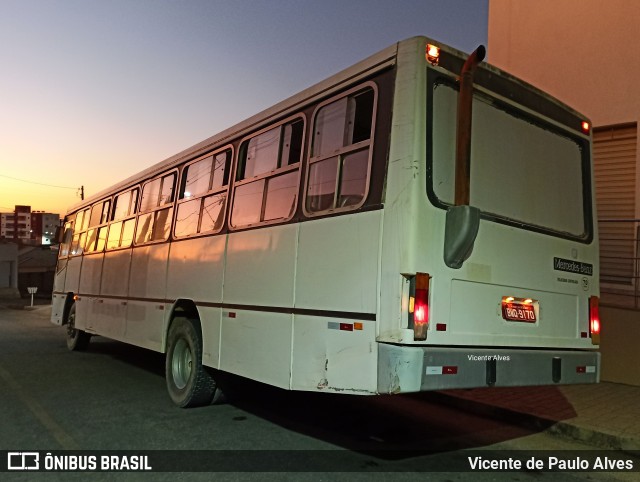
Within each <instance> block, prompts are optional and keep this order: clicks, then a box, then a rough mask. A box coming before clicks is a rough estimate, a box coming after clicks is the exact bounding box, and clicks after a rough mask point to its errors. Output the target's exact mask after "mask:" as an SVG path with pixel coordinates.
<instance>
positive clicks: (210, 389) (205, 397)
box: [165, 317, 220, 408]
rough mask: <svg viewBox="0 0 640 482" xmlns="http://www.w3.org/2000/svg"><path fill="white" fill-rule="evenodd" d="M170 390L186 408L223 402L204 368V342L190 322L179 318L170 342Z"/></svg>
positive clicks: (174, 400)
mask: <svg viewBox="0 0 640 482" xmlns="http://www.w3.org/2000/svg"><path fill="white" fill-rule="evenodd" d="M165 377H166V382H167V390H168V391H169V396H170V397H171V399H172V400H173V402H174V403H175V404H176V405H178V406H179V407H182V408H189V407H198V406H201V405H208V404H210V403H212V402H214V401H215V400H216V399H218V398H219V396H220V394H219V391H220V390H219V388H218V387H217V386H216V382H215V380H214V379H213V377H212V376H211V374H210V373H209V372H208V371H207V370H206V369H205V367H204V366H203V365H202V339H201V337H200V334H199V332H198V330H197V329H196V327H195V326H194V324H193V323H192V322H191V320H189V319H188V318H182V317H179V318H175V319H174V320H173V323H172V324H171V328H170V330H169V337H168V339H167V359H166V363H165Z"/></svg>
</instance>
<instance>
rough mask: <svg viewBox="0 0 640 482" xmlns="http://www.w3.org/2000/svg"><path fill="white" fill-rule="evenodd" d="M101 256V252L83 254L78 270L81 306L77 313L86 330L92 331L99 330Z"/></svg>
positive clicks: (97, 331)
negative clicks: (80, 266)
mask: <svg viewBox="0 0 640 482" xmlns="http://www.w3.org/2000/svg"><path fill="white" fill-rule="evenodd" d="M103 257H104V255H103V254H102V253H100V254H90V255H85V256H84V259H83V261H82V270H81V272H80V289H79V290H78V291H79V293H80V296H81V298H82V308H81V309H79V310H78V311H77V314H78V317H80V318H81V319H82V321H83V325H84V327H85V328H86V330H87V331H90V332H92V333H99V332H100V319H99V318H100V306H101V305H102V300H101V299H99V294H100V280H101V278H102V261H103Z"/></svg>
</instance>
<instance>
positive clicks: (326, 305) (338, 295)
mask: <svg viewBox="0 0 640 482" xmlns="http://www.w3.org/2000/svg"><path fill="white" fill-rule="evenodd" d="M382 212H383V211H382V210H376V211H369V212H364V213H358V214H351V215H344V216H336V217H330V218H324V219H319V220H316V221H310V222H306V223H302V224H301V225H300V242H299V248H298V264H297V274H296V305H295V306H296V309H297V310H299V311H305V312H306V311H309V312H310V313H309V315H306V313H301V314H300V316H296V317H295V324H294V334H293V339H294V344H293V362H292V365H293V368H292V388H294V389H301V390H326V391H347V392H352V393H364V392H368V393H373V392H375V391H376V390H377V382H376V365H377V356H378V354H377V350H376V348H375V334H376V321H375V319H377V317H376V315H375V314H376V312H377V304H378V293H379V282H378V271H379V251H380V233H381V222H382Z"/></svg>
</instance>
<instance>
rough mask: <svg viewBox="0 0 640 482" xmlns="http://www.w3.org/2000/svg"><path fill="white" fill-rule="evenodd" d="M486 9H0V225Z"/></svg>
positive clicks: (453, 2)
mask: <svg viewBox="0 0 640 482" xmlns="http://www.w3.org/2000/svg"><path fill="white" fill-rule="evenodd" d="M487 3H488V0H395V1H392V0H369V1H366V0H348V1H346V0H321V1H319V0H270V1H267V0H263V1H260V0H224V1H223V0H208V1H205V0H173V1H169V0H108V1H106V0H0V62H1V64H0V65H1V66H2V70H1V72H2V73H1V75H0V212H7V211H12V210H13V208H14V205H16V204H26V205H31V206H32V209H33V210H41V211H47V212H54V213H60V214H64V212H65V211H66V209H67V207H69V206H70V205H73V204H75V203H76V202H78V201H79V200H80V199H79V197H78V191H79V188H80V186H84V190H85V194H86V196H90V195H92V194H94V193H96V192H98V191H101V190H103V189H105V188H107V187H109V186H110V185H112V184H115V183H116V182H118V181H121V180H123V179H125V178H127V177H129V176H131V175H133V174H135V173H136V172H138V171H141V170H143V169H144V168H146V167H148V166H150V165H152V164H155V163H156V162H159V161H162V160H163V159H165V158H167V157H170V156H171V155H173V154H176V153H177V152H179V151H182V150H183V149H185V148H187V147H189V146H191V145H193V144H195V143H197V142H199V141H201V140H203V139H205V138H207V137H209V136H211V135H213V134H215V133H217V132H219V131H221V130H223V129H225V128H227V127H230V126H232V125H233V124H235V123H237V122H239V121H241V120H243V119H245V118H247V117H249V116H251V115H253V114H255V113H257V112H259V111H261V110H263V109H265V108H267V107H269V106H270V105H272V104H274V103H276V102H278V101H280V100H283V99H285V98H287V97H289V96H290V95H293V94H295V93H297V92H298V91H300V90H302V89H304V88H306V87H308V86H310V85H312V84H314V83H316V82H318V81H320V80H323V79H324V78H326V77H329V76H330V75H332V74H334V73H336V72H338V71H339V70H342V69H343V68H346V67H348V66H350V65H351V64H353V63H355V62H357V61H359V60H362V59H363V58H365V57H367V56H369V55H371V54H373V53H375V52H377V51H379V50H381V49H383V48H385V47H387V46H389V45H391V44H392V43H394V42H396V41H398V40H402V39H405V38H408V37H411V36H414V35H427V36H430V37H432V38H435V39H437V40H440V41H442V42H445V43H447V44H449V45H452V46H453V47H456V48H458V49H461V50H464V51H467V52H470V51H472V50H473V49H475V48H476V47H477V46H478V45H479V44H485V45H486V42H487V8H488V7H487Z"/></svg>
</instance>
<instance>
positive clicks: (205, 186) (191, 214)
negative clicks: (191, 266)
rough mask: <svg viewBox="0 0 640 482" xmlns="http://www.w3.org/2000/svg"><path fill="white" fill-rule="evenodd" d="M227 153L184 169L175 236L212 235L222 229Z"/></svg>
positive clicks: (219, 153)
mask: <svg viewBox="0 0 640 482" xmlns="http://www.w3.org/2000/svg"><path fill="white" fill-rule="evenodd" d="M231 152H232V151H231V149H225V150H223V151H221V152H218V153H215V154H211V155H208V156H207V157H205V158H202V159H199V160H197V161H195V162H193V163H191V164H188V165H187V166H186V167H185V168H184V170H183V172H182V183H181V188H180V195H179V198H180V201H178V202H179V204H178V208H177V209H178V212H177V215H176V224H175V228H174V235H175V236H176V237H178V238H180V237H186V236H193V235H197V234H204V233H214V232H218V231H220V230H221V229H222V225H223V223H224V211H225V209H224V208H225V206H226V202H227V186H228V184H229V168H230V166H231V157H232V155H231Z"/></svg>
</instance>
